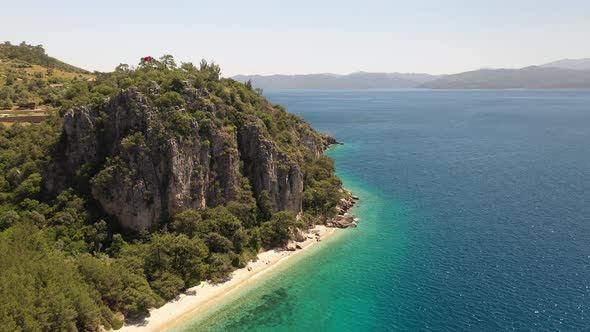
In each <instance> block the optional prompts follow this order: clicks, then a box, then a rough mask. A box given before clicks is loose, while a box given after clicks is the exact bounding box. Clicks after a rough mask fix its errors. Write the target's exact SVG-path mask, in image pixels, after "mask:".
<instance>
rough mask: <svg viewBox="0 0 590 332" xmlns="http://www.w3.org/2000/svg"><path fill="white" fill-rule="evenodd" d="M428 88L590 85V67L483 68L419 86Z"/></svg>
mask: <svg viewBox="0 0 590 332" xmlns="http://www.w3.org/2000/svg"><path fill="white" fill-rule="evenodd" d="M418 87H419V88H428V89H590V70H572V69H561V68H551V67H538V66H532V67H526V68H521V69H480V70H475V71H468V72H464V73H459V74H454V75H447V76H444V77H441V78H439V79H436V80H433V81H430V82H426V83H424V84H421V85H419V86H418Z"/></svg>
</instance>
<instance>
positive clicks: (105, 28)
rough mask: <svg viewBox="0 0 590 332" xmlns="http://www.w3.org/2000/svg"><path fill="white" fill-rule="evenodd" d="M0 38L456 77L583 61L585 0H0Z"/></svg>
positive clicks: (237, 69)
mask: <svg viewBox="0 0 590 332" xmlns="http://www.w3.org/2000/svg"><path fill="white" fill-rule="evenodd" d="M0 8H1V11H2V15H1V17H0V40H9V41H11V42H13V43H14V42H20V41H22V40H26V41H27V42H29V43H32V44H43V45H44V46H45V48H46V49H47V51H48V53H49V54H50V55H53V56H55V57H57V58H59V59H62V60H64V61H66V62H68V63H71V64H74V65H77V66H80V67H83V68H87V69H90V70H102V71H108V70H112V69H113V68H114V67H115V66H116V65H118V64H119V63H128V64H136V63H137V62H138V60H139V58H140V57H141V56H146V55H152V56H160V55H161V54H165V53H169V54H172V55H174V57H175V58H176V59H177V61H179V62H180V61H187V62H188V61H191V62H199V61H200V59H201V58H206V59H213V60H215V61H216V62H217V63H219V64H220V65H221V66H222V70H223V73H224V75H226V76H227V75H234V74H254V73H256V74H275V73H283V74H294V73H319V72H333V73H349V72H354V71H381V72H394V71H397V72H428V73H435V74H438V73H453V72H460V71H465V70H472V69H478V68H481V67H522V66H527V65H530V64H541V63H544V62H549V61H552V60H557V59H561V58H584V57H590V0H577V1H574V0H553V1H549V0H530V1H529V0H510V1H507V0H493V1H492V0H489V1H478V0H455V1H452V0H439V1H436V0H430V1H428V0H405V1H397V0H388V1H380V0H359V1H347V0H338V1H322V0H314V1H310V0H296V1H288V2H287V1H279V0H274V1H257V0H242V1H233V0H226V1H215V0H208V1H195V0H193V1H176V0H168V1H166V0H158V1H151V0H142V1H135V0H134V1H125V0H118V1H113V0H102V1H90V0H86V1H82V0H80V1H66V0H38V1H29V0H18V1H14V0H10V1H9V0H0Z"/></svg>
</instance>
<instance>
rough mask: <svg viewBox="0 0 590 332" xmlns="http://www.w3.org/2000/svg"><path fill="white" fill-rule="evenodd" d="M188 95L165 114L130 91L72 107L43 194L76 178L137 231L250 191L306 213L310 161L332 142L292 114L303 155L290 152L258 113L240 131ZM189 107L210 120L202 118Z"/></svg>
mask: <svg viewBox="0 0 590 332" xmlns="http://www.w3.org/2000/svg"><path fill="white" fill-rule="evenodd" d="M159 91H160V89H159V87H158V85H157V84H155V83H154V85H153V86H152V87H150V88H149V92H150V96H152V95H155V96H156V97H158V96H159V95H158V94H159ZM181 92H182V97H183V99H184V102H185V107H168V108H166V109H163V107H161V106H160V105H158V104H157V103H155V102H154V100H153V99H154V98H153V96H152V97H151V98H150V97H148V96H146V95H144V94H143V93H141V92H140V91H138V90H137V89H134V88H131V89H127V90H123V91H122V92H120V93H119V94H118V95H116V96H115V97H113V98H111V99H110V100H108V101H107V102H106V103H105V104H104V105H102V106H100V107H99V106H95V105H89V106H81V107H76V108H73V109H71V110H69V111H68V112H67V113H66V114H65V118H64V132H63V137H62V142H61V146H60V148H61V149H60V150H61V151H62V154H63V155H62V156H60V157H59V158H55V160H56V161H54V163H53V164H52V165H50V167H49V174H48V175H49V176H46V177H45V178H46V181H45V183H44V185H45V188H46V189H47V190H48V191H50V192H59V191H61V190H63V189H65V188H67V187H68V186H71V185H72V183H73V182H74V183H75V182H76V181H78V184H80V183H82V185H84V184H85V185H87V186H88V187H89V189H88V190H89V191H90V192H91V194H92V197H94V198H95V199H96V200H97V201H98V202H99V203H100V206H101V207H102V208H103V209H104V210H105V211H106V212H107V213H109V214H111V215H113V216H115V217H116V218H117V219H118V220H119V222H120V223H121V225H123V226H124V227H125V228H128V229H131V230H136V231H139V230H147V229H153V228H156V226H157V225H158V223H159V222H160V221H162V220H165V219H167V218H170V217H172V216H174V215H175V214H176V213H179V212H181V211H183V210H185V209H187V208H196V209H201V208H205V207H214V206H217V205H220V204H224V203H225V202H229V201H232V200H234V199H236V197H237V196H238V194H239V193H240V191H243V190H248V191H249V190H250V187H249V186H251V190H252V193H253V196H254V198H256V200H257V201H258V202H261V201H262V200H270V202H269V203H270V204H271V206H272V210H273V211H283V210H292V211H296V212H299V211H301V210H302V199H303V190H304V183H303V180H304V176H303V173H302V166H301V163H302V162H303V156H304V155H310V156H312V157H318V156H320V155H321V154H322V153H323V150H324V149H325V148H326V147H327V146H328V145H329V144H332V142H335V139H334V138H333V137H331V136H328V135H323V136H322V135H320V134H319V133H318V132H316V131H315V130H313V129H312V128H311V127H310V126H309V125H308V124H307V123H305V122H304V121H303V120H301V119H300V118H298V117H296V116H291V115H289V118H288V119H289V123H288V126H290V128H292V129H290V130H289V131H288V132H287V133H288V134H289V135H290V136H289V140H291V142H292V144H296V145H297V148H298V149H299V150H296V153H293V152H291V153H287V152H286V151H285V149H284V148H282V147H281V146H280V144H279V143H278V142H277V141H276V140H275V139H274V138H273V135H271V133H269V129H268V125H267V124H266V123H265V122H263V121H262V120H261V119H260V118H259V117H257V116H254V115H251V114H245V113H244V114H240V119H239V121H237V120H236V121H235V122H236V123H239V125H237V126H236V125H226V124H224V122H223V121H222V120H221V119H220V120H219V121H211V120H210V119H211V118H212V119H218V118H220V117H223V116H224V115H223V114H219V115H218V114H217V113H218V112H221V111H220V108H222V107H223V106H224V105H223V104H221V105H216V104H215V102H212V101H211V98H210V93H209V92H208V91H207V90H206V89H204V88H200V89H195V88H192V87H191V84H190V82H184V86H183V88H182V91H181ZM218 103H219V101H218ZM188 110H191V111H193V112H194V110H197V112H202V113H203V114H205V115H207V116H208V117H206V118H205V117H204V120H202V121H201V122H199V121H197V120H195V117H194V116H190V117H189V116H187V114H188V112H189V111H188ZM273 112H284V111H283V110H277V109H276V108H275V107H274V106H272V105H270V104H269V103H268V102H266V101H265V102H264V103H263V105H262V111H259V113H263V114H266V116H267V117H268V118H270V116H271V115H273V114H275V113H273ZM285 114H286V113H285ZM84 181H86V182H84ZM244 183H249V184H248V185H246V188H245V187H244Z"/></svg>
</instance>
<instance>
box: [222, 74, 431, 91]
mask: <svg viewBox="0 0 590 332" xmlns="http://www.w3.org/2000/svg"><path fill="white" fill-rule="evenodd" d="M439 77H440V76H435V75H428V74H413V73H410V74H405V73H366V72H358V73H353V74H349V75H336V74H310V75H271V76H261V75H237V76H234V77H232V78H233V79H235V80H236V81H239V82H246V81H248V80H251V81H252V85H253V86H254V87H256V88H262V89H268V90H272V89H381V88H415V87H416V86H418V85H420V84H422V83H425V82H428V81H431V80H434V79H436V78H439Z"/></svg>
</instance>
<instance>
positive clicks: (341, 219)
mask: <svg viewBox="0 0 590 332" xmlns="http://www.w3.org/2000/svg"><path fill="white" fill-rule="evenodd" d="M343 192H344V193H345V196H346V197H345V198H341V199H340V202H339V204H338V206H336V211H337V212H338V215H336V216H335V217H333V218H331V219H330V220H328V221H327V222H326V226H328V227H337V228H349V227H356V226H357V220H356V218H355V217H354V216H353V215H350V214H348V210H350V209H351V208H352V207H353V206H354V204H356V202H357V201H358V200H359V197H358V196H354V195H353V194H352V193H351V192H350V191H348V190H343Z"/></svg>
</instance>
